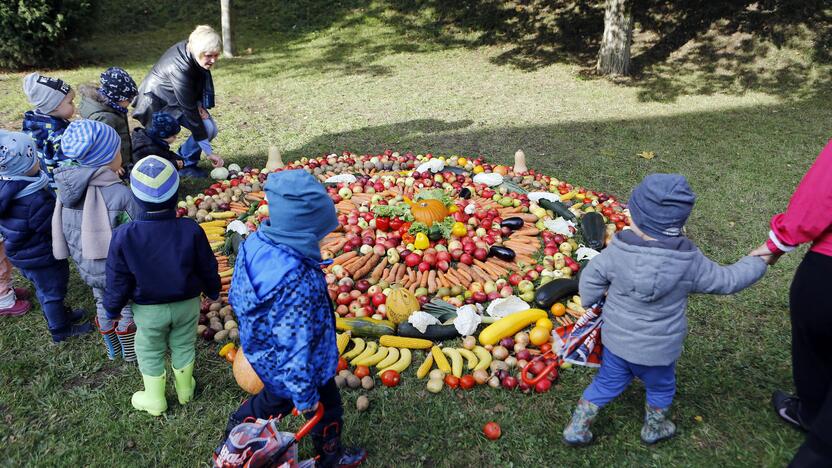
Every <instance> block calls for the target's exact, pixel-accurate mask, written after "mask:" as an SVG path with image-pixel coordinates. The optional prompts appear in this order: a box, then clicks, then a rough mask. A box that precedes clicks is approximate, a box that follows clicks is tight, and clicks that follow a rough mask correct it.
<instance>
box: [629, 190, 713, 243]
mask: <svg viewBox="0 0 832 468" xmlns="http://www.w3.org/2000/svg"><path fill="white" fill-rule="evenodd" d="M694 202H696V194H694V193H693V190H692V189H691V188H690V185H688V181H687V179H685V176H683V175H681V174H650V175H648V176H647V177H645V178H644V180H642V181H641V183H640V184H638V185H637V186H636V188H634V189H633V194H632V195H630V200H629V201H628V202H627V208H628V209H629V210H630V216H632V218H633V223H634V224H635V225H636V226H638V228H639V229H641V230H642V231H643V232H644V233H645V234H647V235H649V236H651V237H654V238H667V237H678V236H680V235H681V234H682V228H683V227H684V226H685V223H686V222H687V220H688V217H689V216H690V213H691V211H692V210H693V204H694Z"/></svg>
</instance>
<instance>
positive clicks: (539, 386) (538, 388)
mask: <svg viewBox="0 0 832 468" xmlns="http://www.w3.org/2000/svg"><path fill="white" fill-rule="evenodd" d="M550 388H552V382H550V381H549V380H547V379H543V380H540V381H538V382H537V383H536V384H535V385H534V391H535V392H537V393H546V392H548V391H549V389H550Z"/></svg>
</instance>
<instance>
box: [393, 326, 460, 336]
mask: <svg viewBox="0 0 832 468" xmlns="http://www.w3.org/2000/svg"><path fill="white" fill-rule="evenodd" d="M397 335H399V336H404V337H407V338H422V339H425V340H431V341H444V340H453V339H456V338H459V332H458V331H456V327H454V326H453V325H428V328H427V330H425V333H422V332H420V331H419V330H417V329H416V327H414V326H413V325H411V324H410V323H408V322H404V323H400V324H399V329H398V333H397Z"/></svg>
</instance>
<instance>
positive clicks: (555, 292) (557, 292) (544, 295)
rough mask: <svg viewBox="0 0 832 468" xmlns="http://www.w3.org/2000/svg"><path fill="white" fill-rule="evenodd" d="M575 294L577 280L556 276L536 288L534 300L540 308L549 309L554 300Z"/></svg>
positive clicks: (576, 291)
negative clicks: (556, 277)
mask: <svg viewBox="0 0 832 468" xmlns="http://www.w3.org/2000/svg"><path fill="white" fill-rule="evenodd" d="M575 294H578V280H574V279H568V278H558V279H556V280H553V281H550V282H548V283H546V284H544V285H543V286H541V287H539V288H537V291H535V292H534V301H535V302H536V303H537V305H539V306H540V308H541V309H543V310H549V308H550V307H552V305H554V304H555V302H558V301H559V300H561V299H563V298H564V297H571V296H573V295H575Z"/></svg>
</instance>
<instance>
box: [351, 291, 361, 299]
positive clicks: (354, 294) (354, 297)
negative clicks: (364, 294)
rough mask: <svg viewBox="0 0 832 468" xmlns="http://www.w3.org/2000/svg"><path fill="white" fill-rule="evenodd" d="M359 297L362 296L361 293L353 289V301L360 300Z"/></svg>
mask: <svg viewBox="0 0 832 468" xmlns="http://www.w3.org/2000/svg"><path fill="white" fill-rule="evenodd" d="M359 296H361V291H359V290H357V289H353V290H352V291H350V297H352V299H353V300H356V299H358V297H359Z"/></svg>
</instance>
